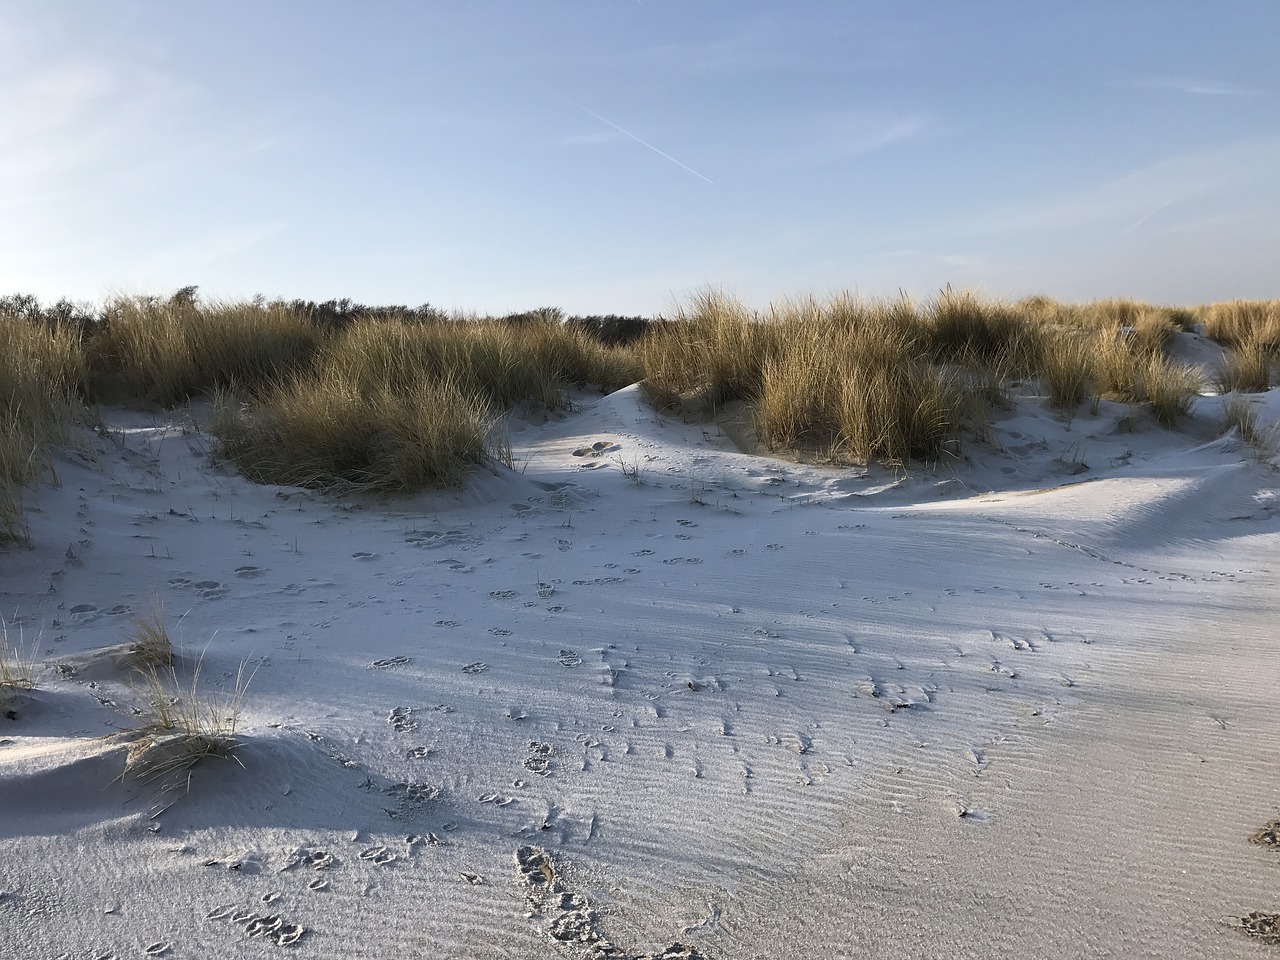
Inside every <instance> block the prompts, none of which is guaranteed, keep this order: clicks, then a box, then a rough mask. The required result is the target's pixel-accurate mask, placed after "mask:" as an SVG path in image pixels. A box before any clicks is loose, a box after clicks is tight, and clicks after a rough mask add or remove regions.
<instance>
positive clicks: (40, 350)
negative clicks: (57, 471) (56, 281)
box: [0, 315, 84, 541]
mask: <svg viewBox="0 0 1280 960" xmlns="http://www.w3.org/2000/svg"><path fill="white" fill-rule="evenodd" d="M83 380H84V356H83V353H82V351H81V347H80V343H79V340H78V338H77V337H76V335H75V334H74V333H71V332H69V331H66V330H59V329H56V328H50V327H46V326H42V325H39V324H33V323H30V322H27V321H26V320H22V319H18V318H14V317H6V316H2V315H0V541H3V540H13V539H23V538H25V536H26V528H25V525H24V523H23V514H22V488H23V487H24V486H26V485H27V484H29V483H31V482H32V481H33V480H35V479H36V478H37V477H38V476H40V475H41V474H42V473H45V472H46V471H49V470H50V469H51V467H50V461H49V449H50V446H51V445H53V444H55V443H59V442H62V441H64V440H66V439H67V437H68V433H69V431H70V429H71V426H72V423H73V421H74V418H75V415H76V410H77V393H78V391H79V390H80V388H81V386H82V384H83Z"/></svg>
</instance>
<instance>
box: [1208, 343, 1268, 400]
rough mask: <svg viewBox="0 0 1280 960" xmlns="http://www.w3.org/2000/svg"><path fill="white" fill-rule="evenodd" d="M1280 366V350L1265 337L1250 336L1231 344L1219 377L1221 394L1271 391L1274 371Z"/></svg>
mask: <svg viewBox="0 0 1280 960" xmlns="http://www.w3.org/2000/svg"><path fill="white" fill-rule="evenodd" d="M1277 366H1280V347H1272V346H1271V345H1270V344H1269V343H1268V341H1267V339H1266V337H1265V335H1264V334H1259V333H1250V334H1247V335H1246V336H1245V337H1243V338H1242V339H1239V340H1235V341H1233V342H1232V344H1231V346H1230V347H1228V353H1227V356H1226V359H1225V361H1224V363H1223V367H1222V370H1221V372H1220V375H1219V376H1218V383H1217V386H1218V390H1219V391H1220V392H1221V393H1235V392H1240V393H1262V392H1263V391H1266V390H1269V389H1271V385H1272V383H1274V378H1273V376H1272V371H1273V370H1275V368H1276V367H1277Z"/></svg>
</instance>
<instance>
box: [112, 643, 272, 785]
mask: <svg viewBox="0 0 1280 960" xmlns="http://www.w3.org/2000/svg"><path fill="white" fill-rule="evenodd" d="M201 667H202V662H199V661H198V662H197V663H196V665H195V668H194V669H193V671H192V674H191V679H190V681H189V682H187V683H186V684H183V683H182V682H181V681H180V680H179V679H178V675H177V671H176V669H175V668H173V667H172V666H170V667H168V668H167V669H161V668H158V667H156V666H149V667H147V668H145V669H143V670H142V671H141V674H142V680H143V687H142V693H143V699H144V702H145V705H146V706H145V710H144V716H145V721H144V722H143V724H142V725H141V726H139V727H138V728H137V729H135V730H133V731H131V732H130V734H129V737H130V738H131V739H130V743H129V749H128V753H127V754H126V758H125V769H124V773H123V774H122V776H133V777H136V778H137V779H139V780H140V781H142V782H144V783H150V782H152V781H159V784H160V786H161V792H162V795H163V794H164V793H167V792H169V791H170V790H174V789H176V788H177V787H179V786H181V785H182V784H183V783H184V782H186V781H185V780H184V779H183V778H182V774H183V773H184V772H185V771H187V770H189V769H190V768H191V767H193V766H195V765H196V764H197V763H199V762H200V761H202V760H205V759H207V758H211V757H221V758H224V759H227V758H234V755H235V751H236V748H237V746H238V745H239V742H238V740H237V737H236V731H237V728H238V727H239V724H240V714H241V711H242V708H243V705H244V698H245V694H246V692H247V690H248V686H249V682H250V680H251V679H252V677H250V676H246V674H245V669H244V665H243V664H242V665H241V667H240V669H239V671H238V672H237V674H236V678H235V683H234V685H233V686H232V688H231V689H230V690H228V691H218V692H212V693H211V692H209V691H208V690H207V689H203V688H202V687H201V681H200V675H201Z"/></svg>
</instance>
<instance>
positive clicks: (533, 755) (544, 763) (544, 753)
mask: <svg viewBox="0 0 1280 960" xmlns="http://www.w3.org/2000/svg"><path fill="white" fill-rule="evenodd" d="M555 752H556V749H555V747H553V746H552V745H551V744H549V743H542V742H540V741H538V740H530V741H529V756H527V757H525V760H524V768H525V769H526V770H528V771H529V772H530V773H536V774H537V775H538V776H540V777H547V776H550V775H551V758H552V757H553V756H555Z"/></svg>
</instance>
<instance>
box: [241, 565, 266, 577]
mask: <svg viewBox="0 0 1280 960" xmlns="http://www.w3.org/2000/svg"><path fill="white" fill-rule="evenodd" d="M265 572H266V571H264V570H263V569H262V568H261V567H252V566H249V567H236V576H237V577H239V578H240V579H241V580H252V579H254V578H255V577H260V576H262V575H263V573H265Z"/></svg>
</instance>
